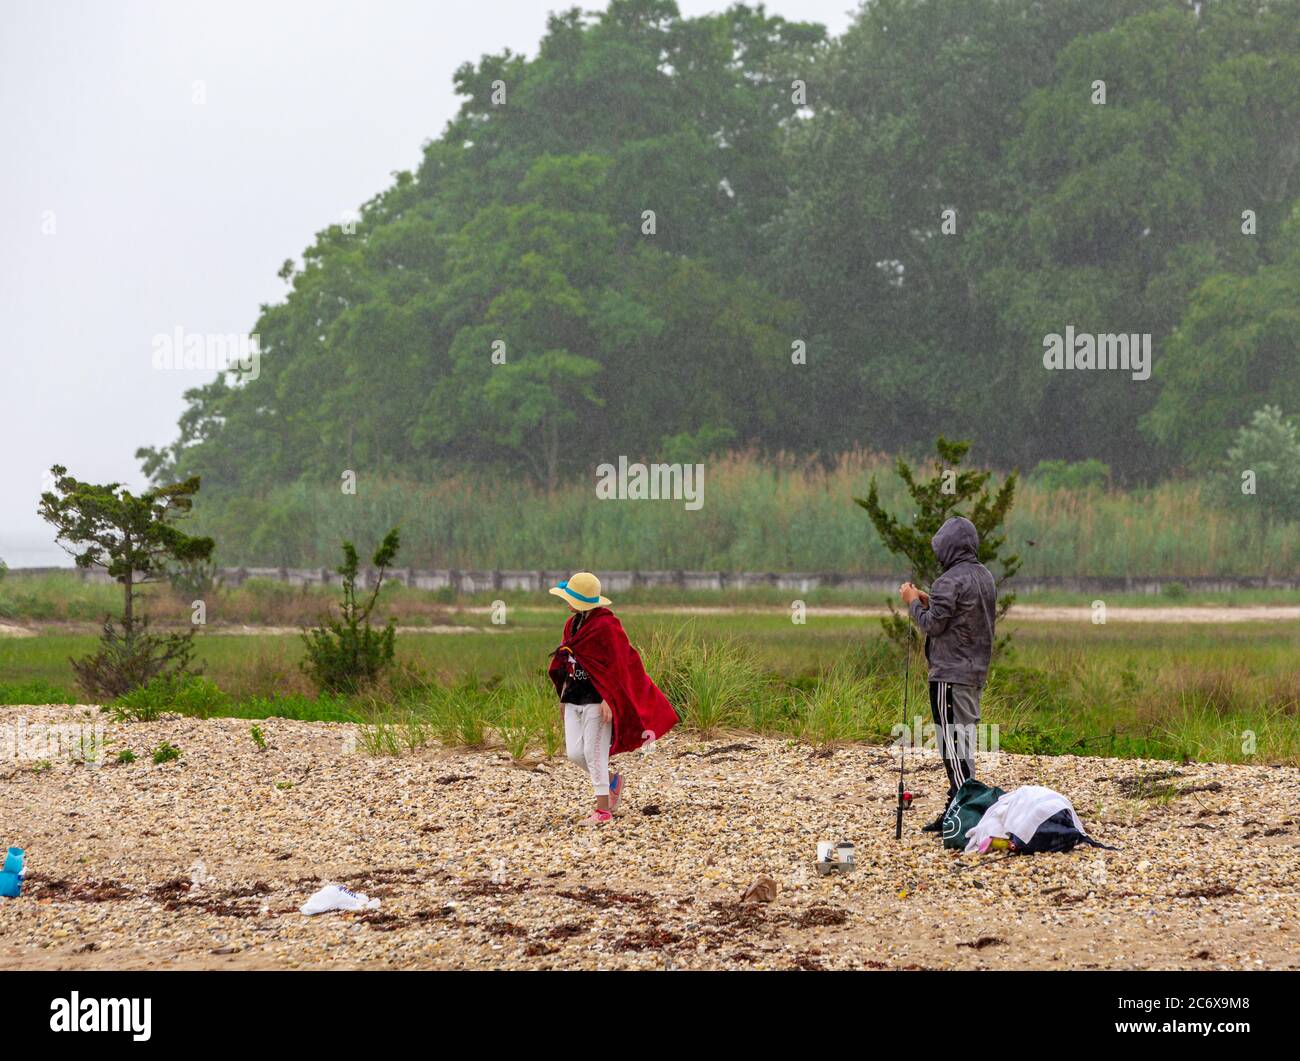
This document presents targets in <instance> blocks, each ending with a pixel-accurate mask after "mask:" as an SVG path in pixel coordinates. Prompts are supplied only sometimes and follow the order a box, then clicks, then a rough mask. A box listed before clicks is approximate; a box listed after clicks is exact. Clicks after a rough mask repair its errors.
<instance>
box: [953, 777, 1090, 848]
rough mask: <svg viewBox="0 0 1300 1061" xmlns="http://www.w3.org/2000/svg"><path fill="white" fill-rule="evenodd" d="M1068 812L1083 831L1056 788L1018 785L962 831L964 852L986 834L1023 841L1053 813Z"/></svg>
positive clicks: (974, 845)
mask: <svg viewBox="0 0 1300 1061" xmlns="http://www.w3.org/2000/svg"><path fill="white" fill-rule="evenodd" d="M1063 810H1068V811H1069V812H1070V820H1071V821H1073V822H1074V827H1075V828H1076V829H1078V830H1079V832H1081V833H1082V832H1084V828H1083V822H1081V821H1079V816H1078V815H1077V814H1075V813H1074V805H1073V804H1072V803H1071V802H1070V801H1069V800H1068V799H1066V798H1065V797H1064V796H1062V795H1061V794H1060V793H1059V792H1056V791H1053V790H1052V789H1050V788H1043V787H1042V786H1041V785H1022V786H1021V787H1020V788H1016V789H1012V790H1011V791H1010V792H1008V793H1006V794H1005V795H1003V796H1002V797H1001V798H999V799H998V801H997V802H996V803H995V804H993V806H991V807H990V808H989V809H988V810H986V811H985V812H984V817H982V818H981V819H980V820H979V823H978V824H977V825H975V826H974V827H973V828H972V829H970V830H968V831H967V833H966V841H967V842H966V853H967V854H969V853H970V852H972V851H978V850H979V847H980V844H982V843H983V842H984V841H985V840H987V839H988V838H989V837H995V838H997V839H1001V840H1006V839H1008V838H1009V837H1010V836H1011V834H1012V833H1015V835H1016V836H1018V837H1020V839H1021V840H1024V841H1025V842H1026V843H1028V842H1029V840H1030V839H1032V837H1033V835H1034V833H1036V832H1038V827H1039V826H1040V825H1042V824H1043V822H1045V821H1047V819H1048V818H1050V817H1051V816H1052V815H1053V814H1058V813H1060V812H1061V811H1063Z"/></svg>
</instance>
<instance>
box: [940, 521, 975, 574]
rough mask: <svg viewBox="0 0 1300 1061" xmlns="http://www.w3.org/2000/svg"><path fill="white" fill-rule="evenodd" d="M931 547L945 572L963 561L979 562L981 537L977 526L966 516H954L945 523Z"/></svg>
mask: <svg viewBox="0 0 1300 1061" xmlns="http://www.w3.org/2000/svg"><path fill="white" fill-rule="evenodd" d="M930 547H931V548H932V549H934V555H935V556H937V557H938V558H939V563H940V564H941V565H942V567H943V569H944V570H945V571H947V570H948V568H950V567H952V565H953V564H957V563H961V562H962V561H963V560H978V559H979V547H980V536H979V532H978V531H977V530H976V529H975V524H973V523H972V522H971V521H970V520H968V519H967V518H966V517H965V516H953V517H951V518H950V519H948V520H946V521H945V522H944V525H943V526H942V527H940V528H939V529H938V530H937V531H936V532H935V535H934V537H933V538H931V539H930Z"/></svg>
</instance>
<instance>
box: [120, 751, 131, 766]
mask: <svg viewBox="0 0 1300 1061" xmlns="http://www.w3.org/2000/svg"><path fill="white" fill-rule="evenodd" d="M133 762H135V752H133V751H132V750H131V749H130V748H123V749H122V750H121V751H120V752H118V753H117V764H118V766H129V765H130V764H131V763H133Z"/></svg>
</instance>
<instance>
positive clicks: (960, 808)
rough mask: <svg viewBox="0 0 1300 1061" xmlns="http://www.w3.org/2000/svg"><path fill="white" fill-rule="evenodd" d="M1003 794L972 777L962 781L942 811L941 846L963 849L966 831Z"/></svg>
mask: <svg viewBox="0 0 1300 1061" xmlns="http://www.w3.org/2000/svg"><path fill="white" fill-rule="evenodd" d="M1005 794H1006V793H1004V792H1003V791H1002V789H1000V788H989V786H988V785H986V784H984V783H983V782H982V781H976V780H975V779H974V778H971V779H970V780H969V781H966V782H964V783H963V784H962V786H961V788H959V789H958V790H957V795H955V796H953V797H952V802H951V803H949V804H948V809H947V810H946V811H944V813H943V846H944V847H951V848H955V849H956V850H958V851H964V850H965V849H966V833H967V831H968V830H970V829H973V828H975V826H977V825H978V824H979V820H980V819H981V818H983V817H984V812H985V811H986V810H988V809H989V808H990V807H991V806H993V804H995V803H996V802H997V801H998V800H999V799H1000V798H1001V797H1002V796H1004V795H1005Z"/></svg>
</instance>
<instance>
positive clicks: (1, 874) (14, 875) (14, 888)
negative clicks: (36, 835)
mask: <svg viewBox="0 0 1300 1061" xmlns="http://www.w3.org/2000/svg"><path fill="white" fill-rule="evenodd" d="M22 890H23V849H22V848H21V847H11V848H10V849H9V854H7V855H6V856H5V868H4V869H3V870H0V896H4V897H5V898H6V899H17V898H18V896H19V895H20V894H22Z"/></svg>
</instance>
